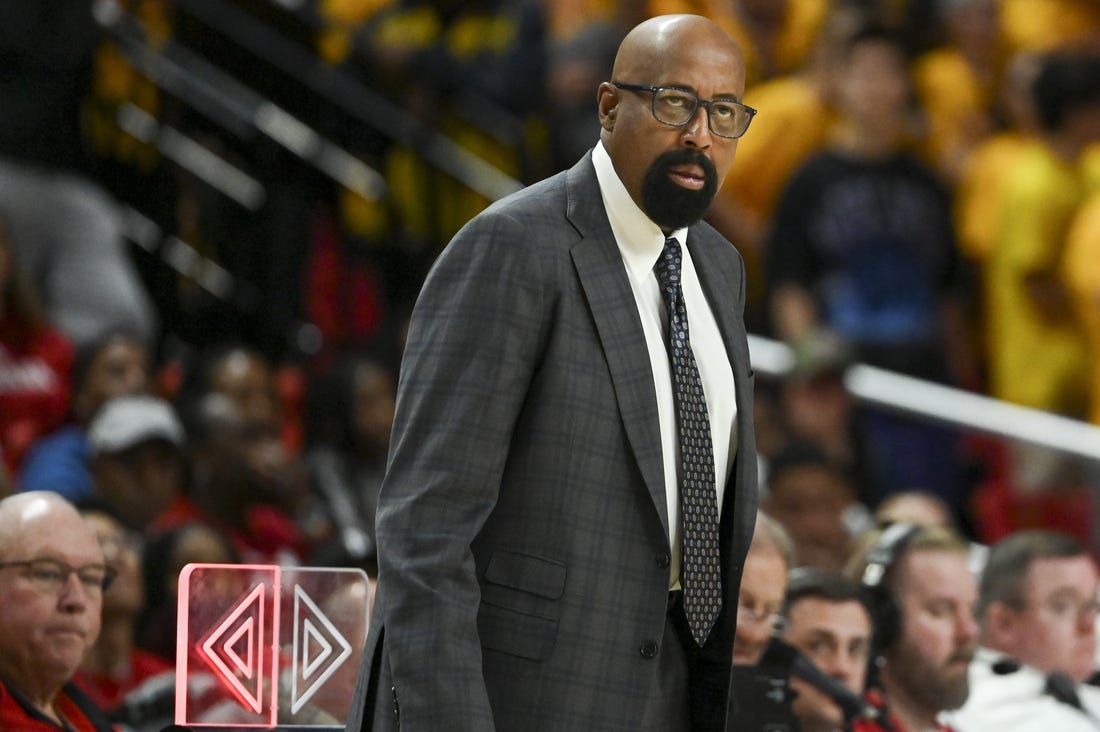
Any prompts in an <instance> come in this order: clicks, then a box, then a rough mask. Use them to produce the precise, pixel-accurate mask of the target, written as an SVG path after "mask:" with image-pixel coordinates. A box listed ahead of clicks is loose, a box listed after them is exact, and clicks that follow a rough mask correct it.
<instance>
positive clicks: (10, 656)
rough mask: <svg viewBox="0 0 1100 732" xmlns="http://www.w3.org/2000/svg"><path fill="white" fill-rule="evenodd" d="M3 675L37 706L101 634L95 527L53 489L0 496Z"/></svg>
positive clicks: (100, 567)
mask: <svg viewBox="0 0 1100 732" xmlns="http://www.w3.org/2000/svg"><path fill="white" fill-rule="evenodd" d="M0 562H2V566H0V597H3V598H4V600H3V602H0V676H2V677H3V678H4V682H5V684H8V685H9V686H11V687H12V688H14V689H17V690H18V691H19V692H20V693H22V694H23V695H24V696H25V697H26V698H27V699H28V700H29V702H30V703H31V704H32V705H33V706H35V707H36V708H37V709H38V710H39V711H42V712H43V713H46V714H49V713H50V710H51V709H52V705H53V699H54V698H55V696H56V694H57V693H58V691H59V690H60V689H61V687H62V686H63V685H64V684H65V683H66V682H67V681H69V679H71V678H72V675H73V673H75V672H76V669H77V667H78V666H79V665H80V662H81V660H82V659H83V658H84V654H85V653H87V651H88V649H89V648H90V647H91V646H92V645H93V644H94V643H95V641H96V638H97V636H98V635H99V626H100V612H101V610H102V606H103V584H104V580H105V578H106V574H107V569H106V567H105V565H104V561H103V549H102V548H101V547H100V544H99V539H98V537H97V536H96V533H95V531H94V530H93V529H92V527H91V526H89V525H88V524H87V523H86V522H85V521H84V519H83V517H82V516H81V515H80V513H79V512H78V511H77V510H76V508H74V507H73V505H72V504H71V503H69V502H68V501H66V500H65V499H64V498H62V497H61V496H60V495H58V494H56V493H50V492H46V491H41V492H39V491H34V492H28V493H17V494H15V495H13V496H9V497H7V498H5V499H3V500H0Z"/></svg>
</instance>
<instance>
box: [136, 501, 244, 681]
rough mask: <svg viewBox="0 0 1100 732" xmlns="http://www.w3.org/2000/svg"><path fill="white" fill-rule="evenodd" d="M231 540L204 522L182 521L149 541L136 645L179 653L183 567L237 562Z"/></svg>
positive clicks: (157, 652) (171, 656) (163, 655)
mask: <svg viewBox="0 0 1100 732" xmlns="http://www.w3.org/2000/svg"><path fill="white" fill-rule="evenodd" d="M239 561H240V557H239V556H238V554H237V552H236V550H235V549H234V548H233V545H232V543H231V542H230V540H229V539H228V537H226V536H225V535H224V534H222V533H220V532H219V531H218V530H217V529H215V528H213V527H212V526H209V525H207V524H204V523H198V522H191V523H182V524H180V525H179V526H178V527H176V528H173V529H169V530H167V531H162V532H160V533H158V534H155V535H154V536H152V537H151V538H149V539H148V540H147V541H146V544H145V552H144V554H143V556H142V561H141V569H142V583H141V584H142V586H143V587H144V588H145V605H144V607H143V608H142V611H141V614H140V615H139V616H138V619H137V633H136V638H137V645H138V647H139V648H141V649H143V650H145V651H149V652H150V653H153V654H154V655H156V656H158V657H160V658H163V659H166V660H172V659H175V657H176V627H177V626H176V609H177V607H176V606H177V604H178V597H179V575H180V571H181V570H182V569H183V568H184V567H185V566H187V565H188V564H192V563H194V564H235V563H237V562H239Z"/></svg>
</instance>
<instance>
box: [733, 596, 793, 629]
mask: <svg viewBox="0 0 1100 732" xmlns="http://www.w3.org/2000/svg"><path fill="white" fill-rule="evenodd" d="M749 623H752V624H753V625H767V626H768V627H769V628H770V629H771V632H772V634H774V635H778V634H779V633H782V632H783V628H784V626H785V625H786V619H785V618H784V617H783V615H782V614H780V613H778V612H775V611H772V610H769V609H768V608H755V607H749V606H748V605H742V604H741V603H740V602H738V603H737V624H738V625H747V624H749Z"/></svg>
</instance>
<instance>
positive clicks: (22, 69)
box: [0, 0, 155, 348]
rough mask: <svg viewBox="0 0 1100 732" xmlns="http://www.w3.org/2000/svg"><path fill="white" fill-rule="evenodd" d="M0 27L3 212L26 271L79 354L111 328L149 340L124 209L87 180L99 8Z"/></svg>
mask: <svg viewBox="0 0 1100 732" xmlns="http://www.w3.org/2000/svg"><path fill="white" fill-rule="evenodd" d="M0 25H2V27H0V54H2V56H0V58H2V61H3V65H4V69H5V72H6V73H5V74H4V75H3V78H0V109H3V110H4V124H3V125H0V206H2V207H3V208H4V210H5V211H6V212H7V215H8V216H9V218H10V222H9V223H10V225H11V233H12V242H13V245H14V247H15V254H16V259H17V260H18V262H19V264H20V267H21V270H22V272H23V273H24V275H25V276H26V277H27V278H28V279H29V280H30V282H31V285H32V286H33V287H34V288H35V290H36V291H38V292H39V293H41V295H42V299H43V302H44V304H45V306H46V317H47V318H48V319H49V321H50V322H51V323H53V324H54V325H55V326H56V327H57V328H58V329H59V330H60V331H61V332H62V333H64V334H65V335H66V337H68V338H69V339H70V340H71V341H72V342H73V343H74V344H75V345H76V347H77V348H80V347H81V346H83V345H85V344H86V343H88V342H89V341H91V340H92V339H94V338H95V337H97V335H98V334H99V333H102V332H103V331H104V330H107V329H108V328H118V327H126V328H131V329H133V330H135V331H136V332H138V333H140V334H141V335H142V336H143V337H146V338H148V337H150V336H151V335H152V334H153V331H154V329H155V316H154V312H153V307H152V303H151V302H150V300H149V297H148V294H147V293H146V291H145V289H144V288H143V286H142V284H141V282H140V281H139V279H138V276H137V273H136V271H135V270H134V267H133V265H132V263H131V262H130V260H129V258H128V254H127V251H126V249H125V248H124V244H125V242H124V241H123V239H122V221H121V217H120V215H119V211H118V204H117V203H116V202H115V201H114V200H113V199H112V198H111V197H110V196H109V195H108V194H107V193H106V192H105V191H104V190H103V189H101V188H100V187H99V186H98V185H96V184H94V183H93V182H91V181H90V180H89V179H87V178H86V177H84V171H83V170H82V168H84V167H85V166H84V163H85V162H86V156H85V154H84V149H83V141H82V140H81V137H80V127H79V126H80V113H81V103H82V100H83V99H84V97H85V95H86V92H87V91H88V89H89V83H90V74H91V68H92V54H93V52H94V49H95V44H96V42H97V40H98V28H97V26H96V23H95V20H94V19H93V17H92V8H91V6H90V5H89V4H88V3H83V2H73V1H71V0H67V1H65V2H57V3H49V4H48V5H41V6H32V5H19V6H14V5H13V6H11V7H8V8H5V13H4V23H3V24H0Z"/></svg>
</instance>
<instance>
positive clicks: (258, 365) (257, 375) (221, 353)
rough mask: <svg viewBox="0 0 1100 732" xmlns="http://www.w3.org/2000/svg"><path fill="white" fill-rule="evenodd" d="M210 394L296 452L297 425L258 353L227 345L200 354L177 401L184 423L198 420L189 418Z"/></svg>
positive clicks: (272, 374)
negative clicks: (232, 407)
mask: <svg viewBox="0 0 1100 732" xmlns="http://www.w3.org/2000/svg"><path fill="white" fill-rule="evenodd" d="M209 394H223V395H225V396H226V397H227V398H228V399H229V400H230V401H231V402H232V403H233V404H234V405H235V408H236V410H237V411H238V412H239V415H240V417H241V419H243V420H245V421H247V422H249V423H250V424H253V425H256V426H257V427H258V428H261V429H265V430H269V431H272V432H274V433H275V434H278V435H279V436H280V438H281V439H283V441H284V442H285V443H286V445H287V446H288V447H289V448H291V449H297V448H298V443H299V435H298V434H297V432H298V425H296V424H292V423H291V422H290V421H289V420H287V418H286V412H285V410H284V409H283V402H282V400H281V399H280V397H279V389H278V381H277V379H276V375H275V371H274V369H273V368H272V365H271V363H270V362H269V361H268V359H267V358H266V357H265V356H264V355H263V354H261V353H260V352H259V351H257V350H255V349H253V348H251V347H249V346H246V345H244V344H242V343H226V344H220V345H217V346H214V347H212V348H209V349H207V350H205V351H203V352H202V353H200V354H199V357H198V359H197V362H196V363H195V364H194V366H193V367H192V368H190V369H189V370H188V372H187V373H186V375H185V377H184V382H183V385H182V386H181V388H180V393H179V395H178V397H177V399H176V404H177V406H178V408H179V411H180V414H181V415H183V418H184V421H185V422H193V421H195V419H197V418H195V417H193V416H192V415H193V413H194V412H195V410H197V409H199V406H200V405H201V404H203V403H204V400H205V398H206V397H207V396H208V395H209Z"/></svg>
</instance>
